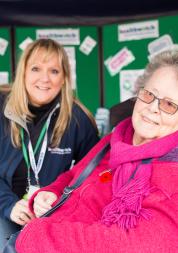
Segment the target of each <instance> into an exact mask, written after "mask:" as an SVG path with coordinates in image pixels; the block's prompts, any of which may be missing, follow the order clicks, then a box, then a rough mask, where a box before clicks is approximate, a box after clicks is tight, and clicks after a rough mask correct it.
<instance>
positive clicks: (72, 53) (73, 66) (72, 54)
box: [64, 47, 76, 90]
mask: <svg viewBox="0 0 178 253" xmlns="http://www.w3.org/2000/svg"><path fill="white" fill-rule="evenodd" d="M64 49H65V51H66V53H67V55H68V58H69V64H70V71H71V82H72V89H73V90H75V89H76V57H75V47H64Z"/></svg>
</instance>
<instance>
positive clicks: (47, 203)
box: [33, 191, 57, 217]
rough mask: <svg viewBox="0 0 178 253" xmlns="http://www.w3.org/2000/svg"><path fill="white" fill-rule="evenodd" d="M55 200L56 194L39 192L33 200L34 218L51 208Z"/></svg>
mask: <svg viewBox="0 0 178 253" xmlns="http://www.w3.org/2000/svg"><path fill="white" fill-rule="evenodd" d="M56 200H57V196H56V194H54V193H53V192H48V191H41V192H39V193H38V194H37V196H36V197H35V198H34V204H33V210H34V213H35V215H36V217H40V216H41V215H43V214H44V213H46V212H47V211H48V210H50V209H51V208H52V204H53V203H54V201H56Z"/></svg>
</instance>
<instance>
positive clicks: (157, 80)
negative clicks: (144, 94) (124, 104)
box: [132, 67, 178, 145]
mask: <svg viewBox="0 0 178 253" xmlns="http://www.w3.org/2000/svg"><path fill="white" fill-rule="evenodd" d="M144 89H146V90H147V91H149V92H151V93H153V94H154V95H155V96H156V97H158V98H161V99H163V98H164V99H166V100H169V101H170V102H173V103H175V104H178V76H177V75H176V70H175V69H174V68H172V67H161V68H159V69H157V70H156V71H155V72H154V73H153V75H152V76H151V78H150V79H149V80H148V81H147V83H146V85H145V87H144ZM158 104H159V101H158V100H157V99H155V100H154V101H153V102H152V103H150V104H147V103H145V102H143V101H141V100H140V99H137V101H136V103H135V107H134V111H133V115H132V123H133V127H134V130H135V133H134V136H133V144H134V145H139V144H142V143H145V142H148V141H150V140H153V139H156V138H160V137H163V136H165V135H168V134H171V133H173V132H175V131H176V130H178V111H177V112H176V113H175V114H173V115H171V114H167V113H165V112H163V111H161V110H160V109H159V107H158Z"/></svg>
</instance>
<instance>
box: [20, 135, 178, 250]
mask: <svg viewBox="0 0 178 253" xmlns="http://www.w3.org/2000/svg"><path fill="white" fill-rule="evenodd" d="M109 139H110V136H107V137H106V138H104V139H102V140H101V141H100V142H99V143H98V144H97V145H96V146H95V147H94V148H93V149H92V150H91V151H90V152H89V154H88V155H87V156H86V157H85V158H84V159H83V160H82V161H80V162H79V163H78V164H77V165H76V166H75V167H74V169H73V170H71V171H68V172H67V173H65V174H63V175H62V176H60V177H59V178H58V179H57V181H55V182H54V183H53V184H51V185H50V186H47V187H45V190H48V191H53V192H54V193H56V194H57V195H58V196H60V195H61V193H62V189H63V188H64V186H66V185H67V184H68V183H70V182H71V181H73V180H74V179H75V178H76V177H77V176H78V174H79V173H80V171H81V170H82V169H83V168H84V167H85V166H86V164H87V163H88V162H89V161H90V160H91V159H92V157H93V156H94V155H95V154H96V152H98V151H99V150H100V149H101V148H102V146H103V145H104V144H105V143H106V142H108V141H109ZM108 159H109V152H108V153H107V154H106V155H105V157H104V158H103V160H102V161H101V163H100V164H99V165H98V166H97V168H96V169H95V171H94V172H93V174H92V176H90V177H89V178H88V179H87V180H86V181H85V183H83V184H82V186H81V187H80V188H79V189H77V190H76V191H75V192H74V193H73V194H72V196H71V198H70V199H69V200H68V201H67V202H66V203H65V204H64V205H63V206H62V207H61V208H60V209H58V210H57V211H56V212H55V213H54V214H53V215H52V216H51V217H49V218H41V219H35V220H33V221H32V222H31V223H30V224H29V225H27V226H26V227H25V229H24V230H23V231H22V232H21V234H20V236H19V237H18V239H17V243H16V249H17V252H18V253H79V252H81V253H173V252H178V163H176V162H163V161H154V162H153V172H152V178H151V185H152V186H156V187H158V188H159V189H160V190H159V191H157V192H154V193H152V194H150V195H149V196H148V197H147V198H145V199H144V202H143V206H144V207H145V208H148V209H149V210H150V211H151V214H152V218H151V219H150V220H143V219H141V220H140V221H139V224H138V226H137V227H136V228H134V229H130V230H129V231H124V230H123V229H121V228H119V227H118V226H117V225H112V226H110V227H107V226H105V225H103V224H101V222H100V218H101V212H102V209H103V207H104V206H106V205H107V204H108V203H109V202H110V201H111V193H112V190H111V180H110V181H107V182H101V180H100V178H101V177H100V173H101V172H102V171H104V170H105V169H108V167H107V164H108ZM43 190H44V188H43ZM101 192H102V195H101V194H100V193H101ZM30 205H31V208H32V200H31V203H30Z"/></svg>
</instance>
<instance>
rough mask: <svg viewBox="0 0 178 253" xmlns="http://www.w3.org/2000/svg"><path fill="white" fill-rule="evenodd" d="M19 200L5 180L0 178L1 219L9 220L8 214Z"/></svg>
mask: <svg viewBox="0 0 178 253" xmlns="http://www.w3.org/2000/svg"><path fill="white" fill-rule="evenodd" d="M18 200H19V198H18V197H17V195H16V194H14V193H13V192H12V190H11V189H10V187H9V186H8V184H6V182H5V180H4V179H2V178H0V216H1V218H7V219H10V213H11V210H12V208H13V206H14V205H15V203H16V202H17V201H18Z"/></svg>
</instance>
